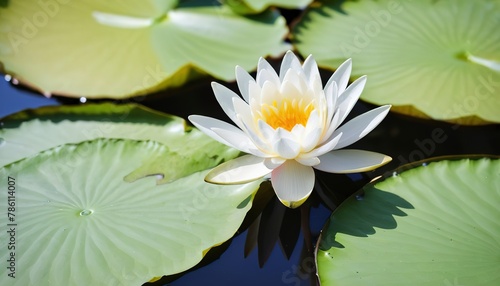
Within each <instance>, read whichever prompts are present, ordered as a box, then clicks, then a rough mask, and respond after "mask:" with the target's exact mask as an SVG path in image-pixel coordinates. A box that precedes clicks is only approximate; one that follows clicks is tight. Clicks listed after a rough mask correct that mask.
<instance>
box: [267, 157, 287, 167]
mask: <svg viewBox="0 0 500 286" xmlns="http://www.w3.org/2000/svg"><path fill="white" fill-rule="evenodd" d="M285 161H286V159H283V158H278V157H273V158H266V159H265V160H264V165H266V167H267V168H269V169H276V168H278V167H279V166H281V165H282V164H283V163H285Z"/></svg>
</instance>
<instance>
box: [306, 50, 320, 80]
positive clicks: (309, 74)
mask: <svg viewBox="0 0 500 286" xmlns="http://www.w3.org/2000/svg"><path fill="white" fill-rule="evenodd" d="M302 69H303V70H304V74H305V76H306V78H307V80H308V82H309V85H311V86H312V85H313V80H316V77H317V78H320V79H321V77H320V75H319V69H318V65H317V64H316V61H315V60H314V57H313V56H312V55H309V56H308V57H307V58H306V60H305V61H304V64H303V65H302ZM320 84H321V80H320Z"/></svg>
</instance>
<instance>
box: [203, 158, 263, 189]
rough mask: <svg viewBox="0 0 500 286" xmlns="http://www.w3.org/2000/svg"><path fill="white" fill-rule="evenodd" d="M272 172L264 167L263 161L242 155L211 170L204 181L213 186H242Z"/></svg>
mask: <svg viewBox="0 0 500 286" xmlns="http://www.w3.org/2000/svg"><path fill="white" fill-rule="evenodd" d="M271 171H272V170H271V169H268V168H267V167H266V166H265V165H264V159H263V158H259V157H255V156H252V155H244V156H241V157H238V158H236V159H233V160H231V161H228V162H225V163H222V164H220V165H219V166H217V167H215V168H213V169H212V170H211V171H210V172H209V173H208V174H207V175H206V177H205V181H207V182H210V183H214V184H244V183H248V182H252V181H255V180H257V179H259V178H262V177H264V176H265V175H267V174H269V173H270V172H271Z"/></svg>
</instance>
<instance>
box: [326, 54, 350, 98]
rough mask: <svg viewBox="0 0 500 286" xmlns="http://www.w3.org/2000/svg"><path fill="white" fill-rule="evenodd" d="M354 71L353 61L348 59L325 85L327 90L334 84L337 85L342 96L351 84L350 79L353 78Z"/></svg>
mask: <svg viewBox="0 0 500 286" xmlns="http://www.w3.org/2000/svg"><path fill="white" fill-rule="evenodd" d="M351 69H352V61H351V59H347V60H346V61H345V62H344V63H343V64H341V65H340V66H339V67H338V68H337V69H336V70H335V72H334V73H333V75H332V76H331V77H330V79H329V80H328V82H327V83H326V85H325V89H327V88H328V86H329V85H330V84H333V83H334V82H336V83H337V87H338V93H339V94H341V93H342V92H344V90H345V88H346V86H347V83H348V82H349V77H350V76H351Z"/></svg>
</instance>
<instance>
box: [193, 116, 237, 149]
mask: <svg viewBox="0 0 500 286" xmlns="http://www.w3.org/2000/svg"><path fill="white" fill-rule="evenodd" d="M188 119H189V121H191V123H193V125H194V126H196V127H197V128H198V129H200V130H201V131H202V132H203V133H205V134H206V135H208V136H210V137H211V138H212V139H214V140H216V141H218V142H220V143H222V144H224V145H228V146H231V147H233V146H232V145H231V144H230V143H229V142H227V141H226V140H225V139H224V138H222V137H221V136H220V135H219V134H217V133H215V132H214V131H213V130H212V129H213V128H218V129H226V130H229V131H232V132H242V131H241V130H240V129H238V128H237V127H236V126H234V125H231V124H229V123H227V122H224V121H221V120H218V119H215V118H211V117H207V116H201V115H190V116H189V117H188Z"/></svg>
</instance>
